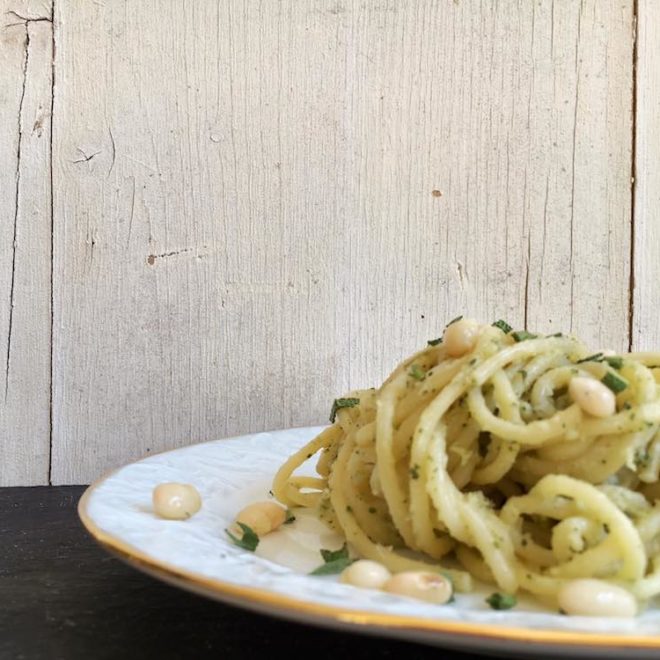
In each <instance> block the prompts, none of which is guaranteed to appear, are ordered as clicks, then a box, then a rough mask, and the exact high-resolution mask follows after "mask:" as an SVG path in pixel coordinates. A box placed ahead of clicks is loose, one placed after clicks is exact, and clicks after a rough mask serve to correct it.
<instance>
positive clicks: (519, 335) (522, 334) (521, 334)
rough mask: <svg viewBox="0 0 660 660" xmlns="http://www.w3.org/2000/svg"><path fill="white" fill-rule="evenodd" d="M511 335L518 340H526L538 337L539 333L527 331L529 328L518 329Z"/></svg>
mask: <svg viewBox="0 0 660 660" xmlns="http://www.w3.org/2000/svg"><path fill="white" fill-rule="evenodd" d="M511 336H512V337H513V338H514V339H515V340H516V341H517V342H519V341H525V340H526V339H536V337H537V336H538V335H535V334H534V333H532V332H527V330H516V331H515V332H512V333H511Z"/></svg>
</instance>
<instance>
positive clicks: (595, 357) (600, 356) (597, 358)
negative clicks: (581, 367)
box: [576, 353, 603, 364]
mask: <svg viewBox="0 0 660 660" xmlns="http://www.w3.org/2000/svg"><path fill="white" fill-rule="evenodd" d="M602 361H603V354H602V353H594V354H593V355H588V356H587V357H586V358H582V359H581V360H578V361H577V362H576V364H582V363H583V362H602Z"/></svg>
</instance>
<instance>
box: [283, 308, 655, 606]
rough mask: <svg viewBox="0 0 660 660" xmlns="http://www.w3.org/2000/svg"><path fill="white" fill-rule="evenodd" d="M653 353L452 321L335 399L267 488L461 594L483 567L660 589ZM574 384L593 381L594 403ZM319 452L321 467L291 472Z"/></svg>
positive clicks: (505, 585)
mask: <svg viewBox="0 0 660 660" xmlns="http://www.w3.org/2000/svg"><path fill="white" fill-rule="evenodd" d="M452 328H454V329H453V330H452ZM452 333H453V334H452ZM658 365H660V353H630V354H621V355H612V354H607V353H605V354H604V353H596V354H590V351H589V350H588V349H587V348H586V347H585V346H584V345H583V344H582V343H581V342H580V341H579V340H578V339H576V338H574V337H570V336H564V335H561V334H557V335H552V336H540V335H534V334H531V333H529V332H526V331H519V332H513V331H512V329H511V328H510V327H509V326H508V325H507V324H506V323H505V322H503V321H498V322H496V323H494V324H493V325H492V326H491V325H479V324H477V323H476V322H471V321H467V320H464V319H458V320H456V324H455V327H454V322H452V323H451V324H449V325H448V326H447V328H446V329H445V332H444V335H443V337H442V338H440V339H437V340H432V341H429V342H428V346H426V347H425V348H424V349H423V350H421V351H420V352H418V353H415V354H414V355H412V356H411V357H410V358H408V359H407V360H405V361H404V362H403V363H401V364H400V365H399V366H398V367H397V368H396V369H395V371H394V372H393V373H392V374H391V375H390V376H389V378H387V380H386V381H385V382H384V383H383V385H382V386H381V387H380V388H379V389H370V390H360V391H355V392H351V393H349V394H348V395H347V396H346V397H344V398H342V399H337V400H336V401H335V403H334V405H333V411H332V417H331V421H333V424H332V425H331V426H329V427H328V428H327V429H326V430H324V431H323V432H322V433H320V434H319V435H318V436H317V437H316V438H314V439H313V440H312V441H311V442H309V443H308V444H307V445H306V446H304V447H303V448H302V449H300V451H298V452H296V453H295V454H294V455H293V456H291V457H290V459H289V460H288V461H287V462H286V463H285V464H284V465H283V466H282V467H281V468H280V470H279V471H278V473H277V475H276V478H275V481H274V484H273V492H274V494H275V496H276V498H277V499H279V500H280V501H281V502H282V503H284V504H286V505H287V506H302V507H310V508H315V509H316V510H318V513H319V515H320V516H321V517H322V518H323V519H324V520H325V521H327V522H328V523H329V524H331V525H332V526H333V527H335V528H336V529H337V530H339V531H341V532H342V533H343V534H344V535H345V537H346V539H347V540H348V541H349V543H350V544H351V545H352V546H353V548H354V549H355V551H356V553H357V554H359V555H360V556H362V557H364V558H368V559H373V560H376V561H379V562H382V563H383V564H385V565H386V566H387V567H388V568H390V569H391V570H393V571H403V570H418V569H423V570H429V569H432V570H433V569H436V570H442V571H444V572H445V573H447V574H449V575H450V576H451V577H452V578H453V580H454V584H455V587H456V589H457V590H459V591H468V590H470V589H471V587H472V578H477V579H478V580H480V581H484V582H487V583H492V584H496V585H498V586H499V588H501V589H502V590H504V591H506V592H509V593H515V592H517V591H518V590H523V591H527V592H530V593H532V594H535V595H537V596H539V597H541V598H542V599H546V600H548V601H552V599H553V598H555V597H556V594H557V592H558V590H559V589H560V588H561V586H562V585H563V584H564V583H565V582H566V581H568V580H572V579H575V578H582V577H595V578H600V579H604V580H608V581H611V582H613V583H617V584H619V585H621V586H624V587H626V588H628V589H629V590H630V591H631V592H632V593H633V594H634V595H635V596H636V597H637V599H638V600H639V601H640V602H644V601H647V600H648V599H650V598H652V597H653V596H654V595H656V594H658V593H660V482H659V480H658V479H659V473H660V432H659V430H660V392H659V388H658V383H659V382H660V366H658ZM575 379H578V380H575ZM572 381H575V383H582V384H584V383H585V381H586V384H587V385H588V386H590V385H593V384H594V383H595V384H596V385H594V388H592V389H595V394H594V396H595V397H596V404H597V405H596V407H595V408H594V407H593V402H594V401H593V400H592V401H591V407H590V402H589V396H591V394H590V392H591V390H589V391H587V392H586V394H585V393H583V394H584V396H581V397H580V399H581V400H580V402H578V401H577V399H578V397H577V396H576V395H575V392H574V388H572V387H571V383H572ZM592 381H593V382H592ZM600 387H603V388H605V389H606V390H607V392H611V393H612V394H611V395H610V396H611V399H612V400H611V409H609V410H607V406H605V409H603V406H602V405H601V406H600V409H599V407H598V405H599V404H598V396H600V395H601V394H602V392H600V391H599V390H598V388H600ZM607 392H606V393H607ZM585 397H586V404H585ZM606 398H607V397H605V399H606ZM601 403H602V402H601ZM589 410H592V412H591V413H590V412H588V411H589ZM319 452H320V455H319V456H318V461H317V465H316V471H317V473H318V477H311V476H304V475H299V474H295V471H296V470H297V469H298V468H299V467H300V466H301V465H302V464H303V463H305V462H306V461H307V460H308V459H310V458H312V457H314V456H316V455H317V454H319Z"/></svg>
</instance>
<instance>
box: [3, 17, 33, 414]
mask: <svg viewBox="0 0 660 660" xmlns="http://www.w3.org/2000/svg"><path fill="white" fill-rule="evenodd" d="M24 25H25V46H24V57H23V82H22V88H21V98H20V101H19V104H18V141H17V146H16V190H15V201H14V236H13V241H12V255H11V280H10V284H9V322H8V328H7V351H6V355H5V403H6V402H7V397H8V395H9V370H10V366H11V337H12V332H13V327H14V288H15V284H16V243H17V240H18V213H19V198H20V192H21V142H22V141H23V104H24V102H25V88H26V86H27V71H28V62H29V59H30V30H29V29H28V21H25V23H24Z"/></svg>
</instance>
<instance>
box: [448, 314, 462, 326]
mask: <svg viewBox="0 0 660 660" xmlns="http://www.w3.org/2000/svg"><path fill="white" fill-rule="evenodd" d="M462 318H463V315H462V314H461V316H457V317H456V318H455V319H452V320H451V321H449V323H447V326H446V327H449V326H450V325H453V324H454V323H456V322H457V321H460V320H461V319H462Z"/></svg>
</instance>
